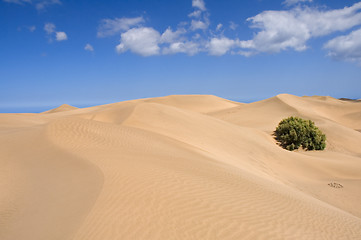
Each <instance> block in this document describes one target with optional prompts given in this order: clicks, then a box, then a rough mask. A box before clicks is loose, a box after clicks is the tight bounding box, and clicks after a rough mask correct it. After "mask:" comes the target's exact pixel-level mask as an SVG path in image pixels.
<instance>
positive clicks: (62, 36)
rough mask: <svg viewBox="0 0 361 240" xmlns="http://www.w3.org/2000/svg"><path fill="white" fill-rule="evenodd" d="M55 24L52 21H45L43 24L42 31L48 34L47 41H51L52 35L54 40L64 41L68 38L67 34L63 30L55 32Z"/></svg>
mask: <svg viewBox="0 0 361 240" xmlns="http://www.w3.org/2000/svg"><path fill="white" fill-rule="evenodd" d="M55 30H56V26H55V24H53V23H46V24H45V25H44V31H45V32H46V34H47V35H48V36H49V41H50V42H51V41H53V40H52V37H53V36H54V37H55V39H56V41H64V40H67V39H68V36H67V35H66V33H65V32H56V31H55Z"/></svg>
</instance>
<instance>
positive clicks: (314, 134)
mask: <svg viewBox="0 0 361 240" xmlns="http://www.w3.org/2000/svg"><path fill="white" fill-rule="evenodd" d="M275 135H276V139H277V141H279V142H280V144H281V146H282V147H284V148H285V149H287V150H289V151H293V150H295V149H298V148H299V147H301V146H302V148H303V149H305V150H323V149H325V147H326V136H325V134H323V133H322V132H321V130H320V129H318V128H317V127H316V126H315V123H314V122H312V121H311V120H304V119H302V118H299V117H289V118H285V119H283V120H282V121H281V122H280V123H279V124H278V127H277V128H276V131H275Z"/></svg>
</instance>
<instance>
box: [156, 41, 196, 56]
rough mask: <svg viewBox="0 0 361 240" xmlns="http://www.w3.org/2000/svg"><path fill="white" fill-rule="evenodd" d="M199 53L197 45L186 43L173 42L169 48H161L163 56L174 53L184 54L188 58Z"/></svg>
mask: <svg viewBox="0 0 361 240" xmlns="http://www.w3.org/2000/svg"><path fill="white" fill-rule="evenodd" d="M198 52H199V44H198V43H195V42H192V41H186V42H174V43H171V44H170V45H169V47H165V48H163V54H175V53H185V54H188V55H190V56H193V55H195V54H197V53H198Z"/></svg>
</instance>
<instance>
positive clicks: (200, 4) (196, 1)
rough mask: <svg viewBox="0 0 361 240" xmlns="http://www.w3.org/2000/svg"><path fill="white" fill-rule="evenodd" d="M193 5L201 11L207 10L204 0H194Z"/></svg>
mask: <svg viewBox="0 0 361 240" xmlns="http://www.w3.org/2000/svg"><path fill="white" fill-rule="evenodd" d="M192 6H193V7H195V8H199V9H200V10H201V11H206V10H207V9H206V4H205V3H204V1H203V0H192Z"/></svg>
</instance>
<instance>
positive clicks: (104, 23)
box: [97, 17, 144, 37]
mask: <svg viewBox="0 0 361 240" xmlns="http://www.w3.org/2000/svg"><path fill="white" fill-rule="evenodd" d="M143 22H144V19H143V17H135V18H125V17H123V18H115V19H103V20H101V22H100V25H99V27H98V32H97V36H98V37H108V36H113V35H115V34H118V33H120V32H122V31H127V30H129V29H130V28H131V27H134V26H138V25H139V24H140V23H143Z"/></svg>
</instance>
